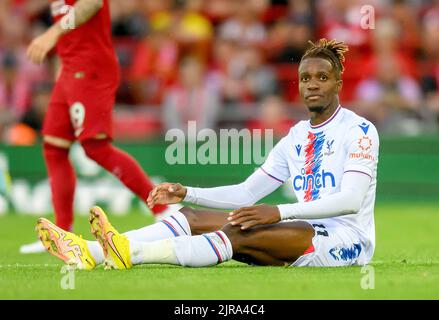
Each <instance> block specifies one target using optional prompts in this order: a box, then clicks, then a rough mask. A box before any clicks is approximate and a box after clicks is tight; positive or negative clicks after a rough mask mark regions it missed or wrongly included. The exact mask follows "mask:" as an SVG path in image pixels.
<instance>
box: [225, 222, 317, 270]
mask: <svg viewBox="0 0 439 320" xmlns="http://www.w3.org/2000/svg"><path fill="white" fill-rule="evenodd" d="M222 230H223V231H224V232H225V233H226V235H227V236H228V237H229V239H230V241H231V242H232V247H233V252H234V254H235V253H236V254H250V255H251V253H252V251H259V252H264V253H266V254H268V255H270V256H271V257H272V258H273V259H276V260H281V261H285V262H288V263H292V262H294V261H295V260H296V259H297V258H298V257H300V256H301V255H303V253H304V252H305V251H306V250H307V249H308V248H309V247H310V246H311V245H312V238H313V236H314V229H313V227H312V226H311V225H310V224H309V223H306V222H304V221H291V222H283V223H276V224H270V225H260V226H256V227H253V228H251V229H249V230H241V228H240V227H239V226H231V225H230V224H228V225H226V226H225V227H223V228H222Z"/></svg>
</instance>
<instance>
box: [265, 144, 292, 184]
mask: <svg viewBox="0 0 439 320" xmlns="http://www.w3.org/2000/svg"><path fill="white" fill-rule="evenodd" d="M289 140H290V139H289V137H288V136H286V137H284V138H282V139H281V140H280V141H279V142H278V143H277V144H276V145H275V146H274V148H273V149H272V150H271V151H270V153H269V154H268V157H267V159H266V160H265V162H264V164H263V165H262V166H261V170H262V171H263V172H265V173H266V174H267V175H269V176H270V177H272V178H273V179H275V180H277V181H279V182H281V183H284V182H285V181H286V180H287V179H288V178H289V177H290V170H289V167H288V158H287V151H288V146H289V145H290V143H289Z"/></svg>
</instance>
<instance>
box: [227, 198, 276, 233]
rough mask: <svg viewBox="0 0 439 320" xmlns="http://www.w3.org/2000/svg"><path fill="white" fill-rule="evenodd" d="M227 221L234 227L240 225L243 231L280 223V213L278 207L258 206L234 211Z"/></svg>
mask: <svg viewBox="0 0 439 320" xmlns="http://www.w3.org/2000/svg"><path fill="white" fill-rule="evenodd" d="M227 219H228V220H229V221H230V223H231V224H232V225H234V226H236V225H240V226H241V229H242V230H246V229H249V228H251V227H254V226H257V225H260V224H272V223H276V222H279V221H280V212H279V209H278V208H277V207H276V206H269V205H267V204H258V205H255V206H251V207H244V208H241V209H237V210H234V211H232V212H230V214H229V217H228V218H227Z"/></svg>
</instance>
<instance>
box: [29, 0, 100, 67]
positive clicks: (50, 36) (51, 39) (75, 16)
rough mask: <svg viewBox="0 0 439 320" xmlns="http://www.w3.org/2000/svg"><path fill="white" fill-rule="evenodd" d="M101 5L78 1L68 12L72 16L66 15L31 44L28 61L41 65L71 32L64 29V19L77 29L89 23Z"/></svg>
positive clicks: (95, 2)
mask: <svg viewBox="0 0 439 320" xmlns="http://www.w3.org/2000/svg"><path fill="white" fill-rule="evenodd" d="M103 5H104V0H78V1H77V2H76V3H75V5H74V6H73V9H72V10H71V11H69V12H72V15H69V13H68V14H66V15H65V16H64V17H63V18H61V20H60V21H58V22H56V23H55V24H54V25H53V26H51V27H50V28H49V29H48V30H47V31H46V32H44V33H43V34H42V35H40V36H38V37H36V38H35V39H34V40H33V41H32V42H31V44H30V45H29V47H28V49H27V53H26V54H27V57H28V58H29V60H31V61H32V62H33V63H36V64H41V63H42V62H43V61H44V59H45V58H46V56H47V54H48V53H49V52H50V51H51V50H52V49H53V48H54V47H55V46H56V44H57V42H58V40H59V38H60V37H61V36H62V35H64V34H66V33H68V32H70V31H71V30H72V29H71V27H69V28H67V27H65V26H66V25H68V24H67V23H66V21H65V19H70V20H69V21H73V23H74V28H78V27H80V26H81V25H83V24H84V23H86V22H87V21H89V20H90V19H91V18H92V17H93V16H94V15H95V14H96V13H97V12H98V11H99V10H100V9H101V8H102V7H103Z"/></svg>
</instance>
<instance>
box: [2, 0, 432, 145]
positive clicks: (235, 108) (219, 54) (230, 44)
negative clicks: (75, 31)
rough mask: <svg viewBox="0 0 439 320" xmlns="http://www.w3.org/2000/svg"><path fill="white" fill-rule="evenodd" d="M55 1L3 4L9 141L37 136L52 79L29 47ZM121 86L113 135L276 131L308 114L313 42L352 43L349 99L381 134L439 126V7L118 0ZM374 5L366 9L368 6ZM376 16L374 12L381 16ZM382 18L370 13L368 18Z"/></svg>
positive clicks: (54, 65)
mask: <svg viewBox="0 0 439 320" xmlns="http://www.w3.org/2000/svg"><path fill="white" fill-rule="evenodd" d="M47 3H48V1H47V0H2V1H1V2H0V69H1V70H0V141H3V142H6V143H11V144H30V143H34V142H35V141H38V139H39V131H40V129H41V123H42V119H43V117H44V113H45V110H46V108H47V105H48V102H49V99H50V93H51V89H52V86H53V79H54V78H55V74H56V71H57V69H58V67H59V61H58V59H57V57H56V55H54V54H52V55H51V56H50V58H49V59H48V60H47V61H46V63H45V64H44V65H42V66H36V65H32V64H31V63H30V62H29V61H28V60H27V59H26V57H25V52H26V46H27V45H28V44H29V42H30V41H31V39H32V38H33V37H35V36H36V35H38V34H41V33H42V32H43V31H44V30H45V29H46V28H47V27H48V26H50V24H51V17H50V11H49V7H48V5H47ZM110 5H111V14H112V32H113V38H114V46H115V49H116V52H117V55H118V58H119V62H120V66H121V70H122V80H121V85H120V87H119V90H118V93H117V105H116V107H115V113H114V115H115V117H114V128H115V137H116V138H120V139H143V138H145V137H149V136H154V135H157V134H162V133H163V132H165V131H166V130H167V129H169V128H182V129H184V128H186V125H187V121H188V120H196V121H197V128H199V129H200V128H203V127H205V128H223V127H248V128H252V129H255V128H260V129H265V128H272V129H274V132H275V134H276V135H278V136H282V135H284V134H286V133H287V132H288V129H289V127H290V126H291V125H293V124H294V123H295V122H297V121H298V120H301V119H304V118H306V110H305V108H304V106H303V105H302V104H301V103H300V99H299V95H298V88H297V85H298V83H297V80H298V76H297V67H298V62H299V61H300V57H301V55H302V54H303V53H304V51H305V50H306V48H307V46H308V43H307V42H308V40H316V39H319V38H321V37H326V38H328V39H333V38H335V39H337V40H342V41H344V42H345V43H347V44H348V45H349V48H350V50H349V52H348V53H347V55H346V62H345V72H344V74H343V79H344V89H343V91H342V93H341V104H342V105H343V106H345V107H347V108H350V109H352V110H354V111H355V112H357V113H358V114H360V115H364V116H365V117H367V118H368V119H369V120H371V121H372V122H374V123H375V124H376V126H377V127H378V128H379V130H380V131H381V132H382V133H387V134H405V135H416V134H423V133H432V132H438V127H439V89H438V88H439V1H423V0H368V1H363V0H315V1H313V0H272V1H270V0H239V1H236V0H209V1H203V0H110ZM365 6H366V7H365ZM372 11H373V12H372ZM371 12H372V13H373V15H368V14H370V13H371Z"/></svg>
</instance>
